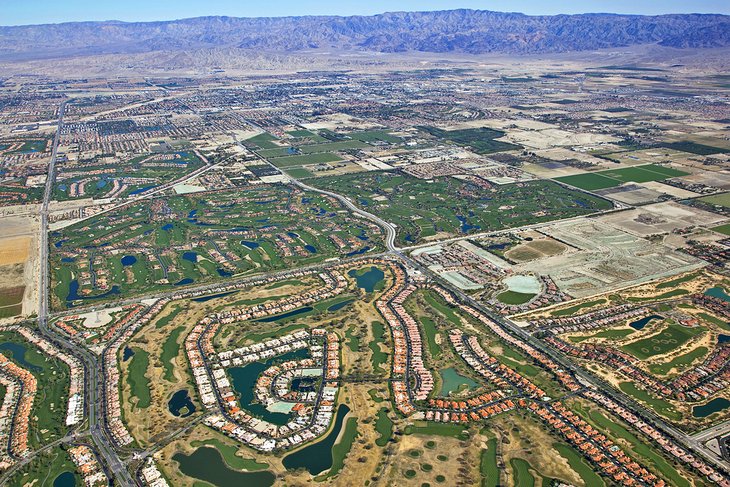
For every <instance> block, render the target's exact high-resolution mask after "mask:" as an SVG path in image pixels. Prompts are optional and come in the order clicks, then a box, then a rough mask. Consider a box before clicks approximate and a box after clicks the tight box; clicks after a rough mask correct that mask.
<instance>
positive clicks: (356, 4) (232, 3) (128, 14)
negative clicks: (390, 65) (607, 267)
mask: <svg viewBox="0 0 730 487" xmlns="http://www.w3.org/2000/svg"><path fill="white" fill-rule="evenodd" d="M452 8H474V9H484V10H498V11H504V12H523V13H526V14H559V13H563V14H570V13H585V12H615V13H632V14H663V13H687V12H696V13H725V14H730V1H728V0H610V1H603V0H498V1H491V0H482V1H477V0H471V1H470V0H455V1H443V0H442V1H435V0H366V1H362V0H317V1H309V0H263V1H262V0H255V1H251V0H202V1H201V0H0V25H19V24H41V23H55V22H69V21H80V20H124V21H144V20H171V19H181V18H186V17H197V16H202V15H229V16H233V17H264V16H284V15H322V14H332V15H369V14H375V13H381V12H386V11H395V10H446V9H452Z"/></svg>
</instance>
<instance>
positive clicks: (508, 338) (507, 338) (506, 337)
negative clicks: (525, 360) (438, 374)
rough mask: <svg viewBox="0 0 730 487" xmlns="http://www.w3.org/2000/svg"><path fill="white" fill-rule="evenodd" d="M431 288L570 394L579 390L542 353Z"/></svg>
mask: <svg viewBox="0 0 730 487" xmlns="http://www.w3.org/2000/svg"><path fill="white" fill-rule="evenodd" d="M431 288H432V289H433V290H434V291H436V292H437V293H438V294H439V295H440V296H441V297H442V298H443V299H444V301H446V302H447V303H448V304H449V305H451V306H454V307H457V308H459V309H460V310H462V311H464V312H465V313H467V314H468V315H470V316H471V317H472V318H474V319H476V320H477V321H479V322H481V323H482V324H483V325H485V326H486V327H487V328H489V330H490V331H491V332H492V333H494V334H495V335H497V336H498V337H499V338H500V339H501V340H502V341H504V342H505V343H507V344H508V345H509V346H511V347H513V348H515V349H517V350H520V351H522V352H523V353H524V354H525V355H527V356H528V357H530V358H532V359H533V360H535V361H536V362H537V363H539V364H540V365H541V366H542V367H544V368H545V369H547V370H549V371H550V372H551V373H552V374H553V376H554V378H555V379H556V380H557V381H558V382H559V383H560V384H562V385H563V387H565V388H566V389H568V390H569V391H571V392H575V391H578V390H580V389H581V385H580V384H578V381H577V380H576V379H575V377H574V376H573V374H571V373H570V372H568V371H566V370H564V369H562V368H561V367H560V366H559V365H558V364H557V363H555V361H554V360H552V359H551V358H549V357H548V356H546V355H545V354H544V353H542V352H540V351H539V350H536V349H535V348H534V347H532V346H531V345H529V344H528V343H526V342H525V341H524V340H521V339H519V338H517V337H514V336H513V335H511V334H510V333H508V332H507V330H505V329H504V328H503V327H502V326H500V325H499V324H498V323H497V322H495V321H494V320H492V319H491V318H489V317H488V316H487V315H485V314H484V313H482V312H481V311H479V310H478V309H475V308H473V307H472V306H467V305H465V304H463V303H460V302H459V301H457V300H456V299H455V298H454V296H453V295H452V294H451V293H450V292H448V291H447V290H446V289H444V288H442V287H441V286H432V287H431Z"/></svg>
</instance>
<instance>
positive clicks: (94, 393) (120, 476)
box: [38, 102, 135, 487]
mask: <svg viewBox="0 0 730 487" xmlns="http://www.w3.org/2000/svg"><path fill="white" fill-rule="evenodd" d="M65 108H66V102H64V103H62V104H61V107H60V108H59V111H58V125H57V127H56V135H55V138H54V140H53V149H52V152H51V161H50V163H49V166H48V177H47V179H46V187H45V191H44V193H43V204H42V205H41V211H40V217H41V225H40V238H39V241H40V252H39V262H40V282H39V284H38V327H39V330H40V333H41V334H43V335H44V336H46V337H47V338H48V339H49V340H50V341H52V342H54V343H58V344H60V345H62V346H63V347H65V348H66V349H68V350H69V351H70V352H71V353H72V354H73V355H75V356H76V357H78V358H80V359H81V360H82V361H83V363H84V369H85V371H86V387H85V389H86V410H87V412H88V427H89V432H90V434H91V437H92V439H93V440H94V444H95V445H96V448H97V449H98V451H99V453H101V456H102V458H103V459H104V462H105V463H106V465H107V466H108V468H109V469H110V470H111V472H112V474H113V475H114V477H115V479H116V481H117V483H119V484H120V485H122V486H125V487H127V486H133V485H135V484H134V482H133V481H132V477H131V476H130V475H129V472H128V471H127V469H126V468H124V465H123V464H122V462H121V460H120V459H119V456H118V455H117V453H116V452H115V451H114V449H113V448H112V446H111V442H110V441H109V439H108V438H107V436H106V435H105V432H104V431H103V428H102V426H101V425H100V422H99V416H98V415H97V408H98V407H100V406H101V407H103V405H101V404H99V401H101V400H103V399H102V398H100V397H99V396H98V390H99V385H100V378H99V375H98V374H99V370H100V369H99V364H98V360H97V358H96V356H95V355H93V354H92V353H91V352H90V351H89V350H87V349H86V348H84V347H81V346H79V345H77V344H75V343H73V342H72V341H70V340H67V339H66V338H65V337H63V336H61V335H59V334H56V333H55V332H54V331H53V330H51V329H50V327H49V326H48V309H49V296H48V289H49V288H50V279H49V258H48V213H49V211H48V208H49V204H50V201H51V194H52V192H53V183H54V181H55V179H56V160H57V157H58V144H59V142H60V139H61V127H62V125H63V113H64V110H65Z"/></svg>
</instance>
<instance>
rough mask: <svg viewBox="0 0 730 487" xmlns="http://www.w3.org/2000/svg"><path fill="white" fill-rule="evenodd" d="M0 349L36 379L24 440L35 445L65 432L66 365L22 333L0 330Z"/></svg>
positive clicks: (52, 439) (39, 444)
mask: <svg viewBox="0 0 730 487" xmlns="http://www.w3.org/2000/svg"><path fill="white" fill-rule="evenodd" d="M0 353H2V354H3V355H4V356H5V357H6V358H7V359H9V360H10V361H11V362H13V363H15V364H16V365H17V366H19V367H21V368H23V369H25V370H27V371H28V372H30V373H31V374H32V375H33V377H35V379H36V387H37V391H36V394H35V397H34V399H33V409H32V411H31V415H30V425H29V434H28V444H29V446H30V447H31V448H33V449H37V448H39V447H41V446H43V445H46V444H48V443H49V442H51V441H54V440H56V439H58V438H60V437H61V436H63V435H64V434H65V432H66V431H67V428H66V416H65V415H66V408H67V405H68V387H69V373H70V371H69V368H68V366H67V365H66V364H65V363H64V362H62V361H60V360H58V359H57V358H52V357H49V356H48V355H47V354H46V353H45V352H43V351H41V350H40V349H39V348H36V347H35V346H34V345H33V344H31V343H30V342H29V341H28V340H26V339H25V337H23V336H22V335H20V334H18V333H16V332H13V331H9V330H8V331H0Z"/></svg>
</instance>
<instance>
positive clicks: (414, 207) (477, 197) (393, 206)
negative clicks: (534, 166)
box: [313, 172, 612, 245]
mask: <svg viewBox="0 0 730 487" xmlns="http://www.w3.org/2000/svg"><path fill="white" fill-rule="evenodd" d="M313 184H315V185H316V186H317V187H318V188H322V189H326V190H329V191H335V192H338V193H340V194H345V195H347V196H348V197H350V198H351V199H352V200H353V201H355V202H356V204H357V205H358V206H360V207H361V208H363V209H365V210H367V211H370V212H374V213H376V214H378V215H380V216H381V217H383V218H384V219H386V220H388V221H390V222H392V223H395V224H396V225H397V227H398V238H397V241H398V243H399V244H402V245H412V244H416V243H422V242H424V241H428V240H435V239H438V238H439V237H446V236H455V235H466V234H470V233H476V232H487V231H493V230H501V229H504V228H513V227H518V226H522V225H529V224H534V223H540V222H546V221H550V220H556V219H562V218H570V217H575V216H579V215H586V214H590V213H595V212H599V211H602V210H607V209H610V208H612V204H611V203H609V202H608V201H606V200H604V199H601V198H598V197H596V196H591V195H588V194H585V193H582V192H579V191H574V190H570V189H567V188H564V187H562V186H560V185H557V184H555V183H553V182H550V181H533V182H527V183H515V184H506V185H501V186H495V187H491V185H489V184H487V185H486V186H484V185H476V184H473V183H471V182H465V181H461V180H459V179H456V178H450V177H441V178H436V179H434V180H429V181H424V180H422V179H418V178H415V177H412V176H408V175H403V174H399V173H390V172H388V173H383V172H376V173H368V174H363V175H357V176H349V175H348V176H341V177H332V178H321V179H318V180H316V181H315V182H314V183H313Z"/></svg>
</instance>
